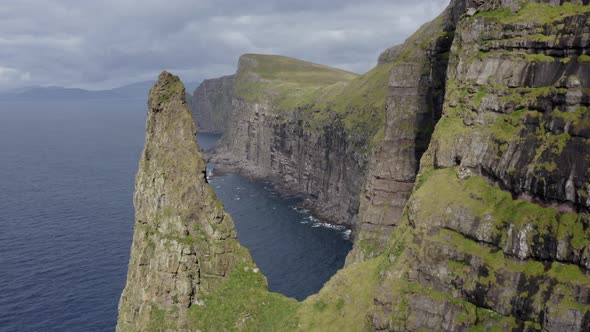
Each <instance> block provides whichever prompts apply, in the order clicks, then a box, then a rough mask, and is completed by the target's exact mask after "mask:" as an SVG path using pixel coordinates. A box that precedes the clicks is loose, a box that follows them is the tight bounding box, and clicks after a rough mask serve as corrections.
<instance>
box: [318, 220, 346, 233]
mask: <svg viewBox="0 0 590 332" xmlns="http://www.w3.org/2000/svg"><path fill="white" fill-rule="evenodd" d="M314 219H315V218H314ZM315 220H317V219H315ZM311 227H323V228H329V229H334V230H337V231H343V230H345V229H346V226H343V225H333V224H328V223H327V222H316V223H314V224H313V226H311Z"/></svg>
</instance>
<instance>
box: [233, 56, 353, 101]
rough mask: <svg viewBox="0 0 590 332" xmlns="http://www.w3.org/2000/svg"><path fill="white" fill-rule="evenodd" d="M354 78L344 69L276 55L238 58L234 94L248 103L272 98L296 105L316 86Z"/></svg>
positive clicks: (306, 97) (305, 98) (307, 99)
mask: <svg viewBox="0 0 590 332" xmlns="http://www.w3.org/2000/svg"><path fill="white" fill-rule="evenodd" d="M356 77H358V75H357V74H354V73H351V72H347V71H344V70H340V69H336V68H331V67H328V66H323V65H318V64H314V63H311V62H306V61H301V60H297V59H293V58H289V57H284V56H279V55H261V54H245V55H242V56H241V57H240V67H239V68H238V74H237V78H236V91H235V92H236V95H237V96H239V97H241V98H242V99H244V100H246V101H250V102H259V101H264V100H272V101H275V102H277V101H278V103H286V104H288V103H291V104H292V105H290V106H297V105H298V104H299V105H300V104H304V103H305V102H306V101H309V98H310V97H311V95H312V94H313V93H314V92H315V91H316V90H317V89H319V88H321V87H325V86H328V85H332V84H337V83H345V82H348V81H350V80H352V79H354V78H356Z"/></svg>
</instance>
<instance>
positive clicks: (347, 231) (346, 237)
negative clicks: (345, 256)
mask: <svg viewBox="0 0 590 332" xmlns="http://www.w3.org/2000/svg"><path fill="white" fill-rule="evenodd" d="M351 233H352V229H347V230H345V231H344V232H342V237H343V238H344V239H345V240H350V234H351Z"/></svg>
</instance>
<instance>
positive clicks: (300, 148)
mask: <svg viewBox="0 0 590 332" xmlns="http://www.w3.org/2000/svg"><path fill="white" fill-rule="evenodd" d="M387 71H388V66H387V65H384V66H380V67H379V68H376V69H375V70H374V71H373V72H370V73H369V74H367V75H364V76H361V77H357V75H355V74H352V73H348V72H344V71H340V70H337V69H334V68H329V67H325V66H319V65H315V64H311V63H307V62H303V61H299V60H295V59H289V58H284V57H274V56H262V55H244V56H242V57H241V58H240V61H239V65H238V73H237V80H236V93H235V96H234V99H233V106H234V111H233V115H232V118H231V120H230V123H229V124H228V127H227V131H226V132H225V134H224V137H223V139H222V142H221V146H220V147H219V148H218V149H217V151H216V154H215V156H214V158H213V161H214V162H216V163H219V164H222V165H225V166H228V165H229V166H232V167H235V168H239V169H240V170H243V171H245V172H246V173H248V174H250V175H254V176H256V177H261V178H265V179H272V180H275V181H274V182H275V183H276V184H278V185H279V186H280V187H281V188H282V189H283V190H286V191H288V192H291V193H297V194H303V195H304V196H305V197H307V198H309V200H308V201H307V202H311V203H312V204H311V207H312V208H315V212H316V214H318V215H319V216H320V217H324V218H325V219H327V220H329V221H331V222H334V223H342V224H347V225H353V226H354V225H355V224H356V222H355V220H356V216H357V213H358V205H359V198H358V197H359V196H358V194H359V192H360V190H361V188H362V186H363V185H364V179H365V174H366V164H367V156H368V153H369V152H370V148H368V146H369V145H370V144H371V140H372V138H373V136H374V135H376V133H377V132H378V131H379V128H380V127H381V123H382V122H383V115H382V114H383V110H384V106H383V104H384V102H385V98H384V93H385V90H386V86H384V85H383V86H379V87H377V88H376V89H375V90H373V91H371V92H369V93H367V94H365V95H362V93H364V92H365V90H366V89H367V87H361V85H363V86H372V85H375V84H376V83H375V82H378V83H381V82H385V81H386V80H387ZM306 73H309V74H306ZM307 75H310V76H311V78H308V76H307ZM314 75H315V77H314ZM367 82H369V84H370V85H369V84H367ZM345 94H346V95H348V96H351V97H345V98H342V100H344V101H337V102H333V100H335V99H338V98H340V97H341V96H342V95H345ZM353 97H354V98H355V99H354V100H350V101H346V102H345V100H346V98H350V99H352V98H353ZM355 104H358V106H357V105H355ZM357 107H358V108H357Z"/></svg>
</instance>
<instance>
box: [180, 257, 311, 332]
mask: <svg viewBox="0 0 590 332" xmlns="http://www.w3.org/2000/svg"><path fill="white" fill-rule="evenodd" d="M253 267H254V266H250V265H245V264H240V265H238V266H236V268H235V269H234V271H233V272H232V273H231V274H230V276H229V278H228V279H227V280H226V281H224V282H223V283H222V284H221V285H219V287H218V288H217V289H216V290H215V291H214V292H213V293H211V294H209V295H206V296H205V297H204V298H203V299H202V300H203V301H204V305H203V306H199V305H193V306H192V307H191V308H190V312H189V314H190V319H191V322H192V325H193V327H197V328H198V329H199V330H201V331H230V330H231V331H233V330H241V331H276V330H279V329H280V330H283V331H294V330H296V329H297V326H298V322H297V317H296V312H297V308H298V307H299V306H300V304H299V303H298V302H297V301H296V300H294V299H290V298H287V297H285V296H283V295H281V294H277V293H271V292H269V291H268V290H267V287H266V281H265V278H264V276H263V275H262V274H261V273H260V272H257V273H256V272H254V271H253Z"/></svg>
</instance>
